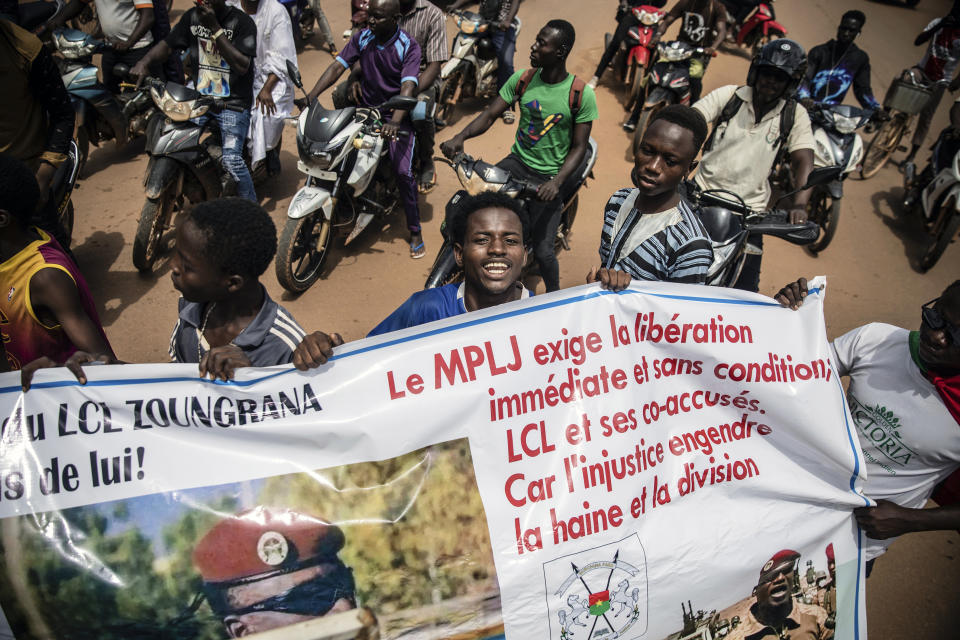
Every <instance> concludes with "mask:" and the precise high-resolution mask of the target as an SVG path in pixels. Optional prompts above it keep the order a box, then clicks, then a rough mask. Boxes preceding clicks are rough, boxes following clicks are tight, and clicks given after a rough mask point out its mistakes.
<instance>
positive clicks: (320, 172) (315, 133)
mask: <svg viewBox="0 0 960 640" xmlns="http://www.w3.org/2000/svg"><path fill="white" fill-rule="evenodd" d="M287 73H288V74H289V75H290V78H291V79H293V83H294V84H295V85H296V86H297V88H299V89H300V90H301V91H303V82H302V79H301V77H300V73H299V72H298V71H297V69H296V67H295V66H293V63H292V62H289V61H288V62H287ZM416 104H417V101H416V98H413V97H407V96H395V97H393V98H391V99H390V100H388V101H387V102H386V103H384V104H382V105H380V106H379V107H377V108H364V107H347V108H346V109H333V110H327V109H324V108H323V107H322V106H320V104H319V103H318V102H314V103H313V104H311V105H309V106H308V107H307V108H306V109H304V110H303V111H302V112H301V114H300V117H299V118H298V119H297V151H298V153H299V156H300V160H299V162H297V168H298V169H299V170H300V171H301V172H303V173H305V174H306V176H307V179H306V182H305V183H304V185H303V186H302V187H301V188H300V190H299V191H297V193H296V195H295V196H294V197H293V199H292V200H291V201H290V206H289V208H288V209H287V222H286V224H285V225H284V227H283V231H282V232H281V234H280V240H279V241H278V243H277V259H276V265H275V266H276V272H277V280H278V281H279V282H280V284H281V286H283V288H284V289H286V290H287V291H290V292H293V293H302V292H304V291H306V290H307V289H309V288H310V286H311V285H312V284H313V283H314V282H316V280H317V278H319V277H320V269H321V268H322V267H323V263H324V261H325V259H326V257H327V255H328V253H329V250H330V244H331V241H332V239H333V234H334V232H335V231H341V232H343V233H346V234H347V238H346V241H345V243H344V244H349V243H350V242H352V241H353V240H354V239H355V238H356V237H357V236H359V235H360V233H361V232H362V231H363V230H364V229H365V228H366V227H367V226H368V225H369V224H370V222H371V221H372V220H373V219H374V218H376V217H381V218H382V217H385V216H387V215H389V214H390V213H391V212H392V211H393V209H394V208H395V207H396V206H397V204H398V203H399V200H398V198H397V195H396V194H397V189H396V186H395V184H394V183H395V178H394V175H393V171H392V169H391V168H390V166H389V163H388V162H386V161H384V162H381V160H382V159H384V160H385V158H386V155H387V148H386V145H385V144H384V139H383V138H382V137H381V136H380V129H381V126H382V121H381V116H380V113H381V111H387V110H392V109H404V110H408V109H412V108H413V107H414V106H416ZM401 135H406V132H401ZM347 230H349V232H348V233H347Z"/></svg>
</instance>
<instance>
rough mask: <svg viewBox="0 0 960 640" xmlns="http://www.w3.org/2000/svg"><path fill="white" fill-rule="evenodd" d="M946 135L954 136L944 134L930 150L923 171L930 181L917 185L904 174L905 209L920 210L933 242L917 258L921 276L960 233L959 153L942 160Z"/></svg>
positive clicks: (952, 133)
mask: <svg viewBox="0 0 960 640" xmlns="http://www.w3.org/2000/svg"><path fill="white" fill-rule="evenodd" d="M948 135H954V136H955V135H956V133H955V132H950V130H947V131H944V132H943V133H941V134H940V137H939V138H938V139H937V142H936V144H935V145H934V147H933V156H932V157H931V159H930V166H929V167H928V168H927V169H926V170H925V171H924V173H926V174H929V176H932V178H931V179H930V181H929V182H928V183H927V184H926V185H922V184H920V183H918V181H917V178H916V176H914V175H913V174H914V171H907V172H905V174H904V191H905V197H904V202H903V205H904V208H905V209H907V210H908V211H909V210H915V209H919V210H920V211H921V212H922V214H923V219H924V222H925V225H926V229H927V232H928V233H929V234H930V235H932V236H933V243H931V244H930V246H929V247H927V250H926V252H925V253H924V254H923V256H922V257H921V258H920V265H919V266H920V271H921V272H923V273H926V272H927V271H929V270H930V269H932V268H933V266H934V265H935V264H937V261H938V260H939V259H940V257H941V256H942V255H943V252H944V251H946V249H947V246H949V245H950V243H951V242H952V241H953V239H954V237H955V236H956V235H957V231H958V230H960V151H957V152H956V153H954V154H953V157H952V158H950V157H949V156H946V157H944V154H943V151H944V149H942V147H943V145H944V144H945V143H946V139H945V137H946V136H948ZM955 148H957V145H956V144H954V145H951V146H950V147H948V148H947V149H946V150H947V151H948V152H949V151H952V150H953V149H955ZM938 160H939V161H938Z"/></svg>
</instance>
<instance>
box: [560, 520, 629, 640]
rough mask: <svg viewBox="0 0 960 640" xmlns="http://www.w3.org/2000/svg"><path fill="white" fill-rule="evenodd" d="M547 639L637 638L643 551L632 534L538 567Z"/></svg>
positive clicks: (610, 639) (594, 639)
mask: <svg viewBox="0 0 960 640" xmlns="http://www.w3.org/2000/svg"><path fill="white" fill-rule="evenodd" d="M543 573H544V580H545V582H546V587H547V607H548V609H549V615H550V637H551V638H559V639H560V640H600V639H602V640H616V639H618V638H623V639H624V640H627V639H630V638H637V637H640V636H642V635H643V634H644V633H646V630H647V570H646V554H645V553H644V550H643V545H642V544H640V539H639V538H638V537H637V536H636V535H635V534H634V535H632V536H629V537H627V538H624V539H623V540H621V541H620V542H617V543H614V544H610V545H604V546H601V547H596V548H594V549H589V550H587V551H582V552H580V553H576V554H572V555H569V556H565V557H562V558H557V559H556V560H551V561H550V562H546V563H544V565H543Z"/></svg>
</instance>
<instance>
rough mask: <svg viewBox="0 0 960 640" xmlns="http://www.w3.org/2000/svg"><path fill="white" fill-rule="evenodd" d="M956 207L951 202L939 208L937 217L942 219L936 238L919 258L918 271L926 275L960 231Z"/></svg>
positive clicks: (959, 217)
mask: <svg viewBox="0 0 960 640" xmlns="http://www.w3.org/2000/svg"><path fill="white" fill-rule="evenodd" d="M955 209H956V206H955V205H954V203H953V201H952V200H948V201H947V202H944V203H943V204H942V205H941V207H940V214H939V217H940V218H941V219H942V221H941V222H940V224H939V225H938V226H939V229H937V231H936V237H935V238H934V241H933V244H932V245H930V248H929V249H927V252H926V253H925V254H924V255H923V257H922V258H920V271H921V272H922V273H926V272H927V271H929V270H930V269H932V268H933V265H935V264H937V260H939V259H940V256H942V255H943V252H944V251H946V250H947V246H949V245H950V242H951V241H953V238H954V236H956V235H957V231H958V230H960V214H958V213H957V212H956V210H955Z"/></svg>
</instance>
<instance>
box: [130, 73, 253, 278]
mask: <svg viewBox="0 0 960 640" xmlns="http://www.w3.org/2000/svg"><path fill="white" fill-rule="evenodd" d="M144 82H145V83H146V84H147V85H148V86H149V87H150V96H151V97H152V98H153V102H154V103H155V104H156V105H157V108H158V109H159V110H160V113H157V114H155V115H154V117H153V118H151V119H150V122H149V123H148V124H147V145H146V148H147V154H148V155H149V156H150V160H149V162H148V164H147V171H146V176H145V177H144V188H145V190H146V196H147V199H146V202H144V203H143V210H142V211H141V212H140V222H139V223H138V224H137V233H136V236H135V237H134V239H133V264H134V266H135V267H136V268H137V269H139V270H140V271H149V270H150V269H151V268H152V267H153V263H154V261H155V260H156V259H157V256H158V255H159V250H160V245H161V240H162V239H163V234H164V232H165V231H166V230H167V229H168V228H169V226H170V224H171V222H172V219H173V214H174V212H176V211H181V210H183V208H184V198H186V199H188V200H189V201H190V202H191V203H194V204H196V203H198V202H203V201H205V200H213V199H215V198H220V197H224V196H230V195H235V194H236V182H235V181H234V180H233V178H232V177H231V176H230V174H229V173H227V172H226V171H225V170H224V169H223V168H222V165H221V162H220V159H221V157H222V155H223V152H222V148H221V138H220V130H219V127H217V123H216V121H215V120H214V119H213V118H209V119H207V120H206V121H205V122H204V123H203V124H197V123H196V122H195V120H194V119H196V118H200V117H201V116H203V115H205V114H207V112H212V113H217V112H219V111H221V110H223V109H224V108H226V107H225V106H224V102H223V99H221V98H215V97H213V96H205V95H202V94H201V93H200V92H198V91H196V90H194V89H189V88H187V87H185V86H183V85H181V84H177V83H176V82H167V83H164V82H162V81H160V80H156V79H153V78H148V79H146V80H145V81H144ZM161 114H162V115H161Z"/></svg>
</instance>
